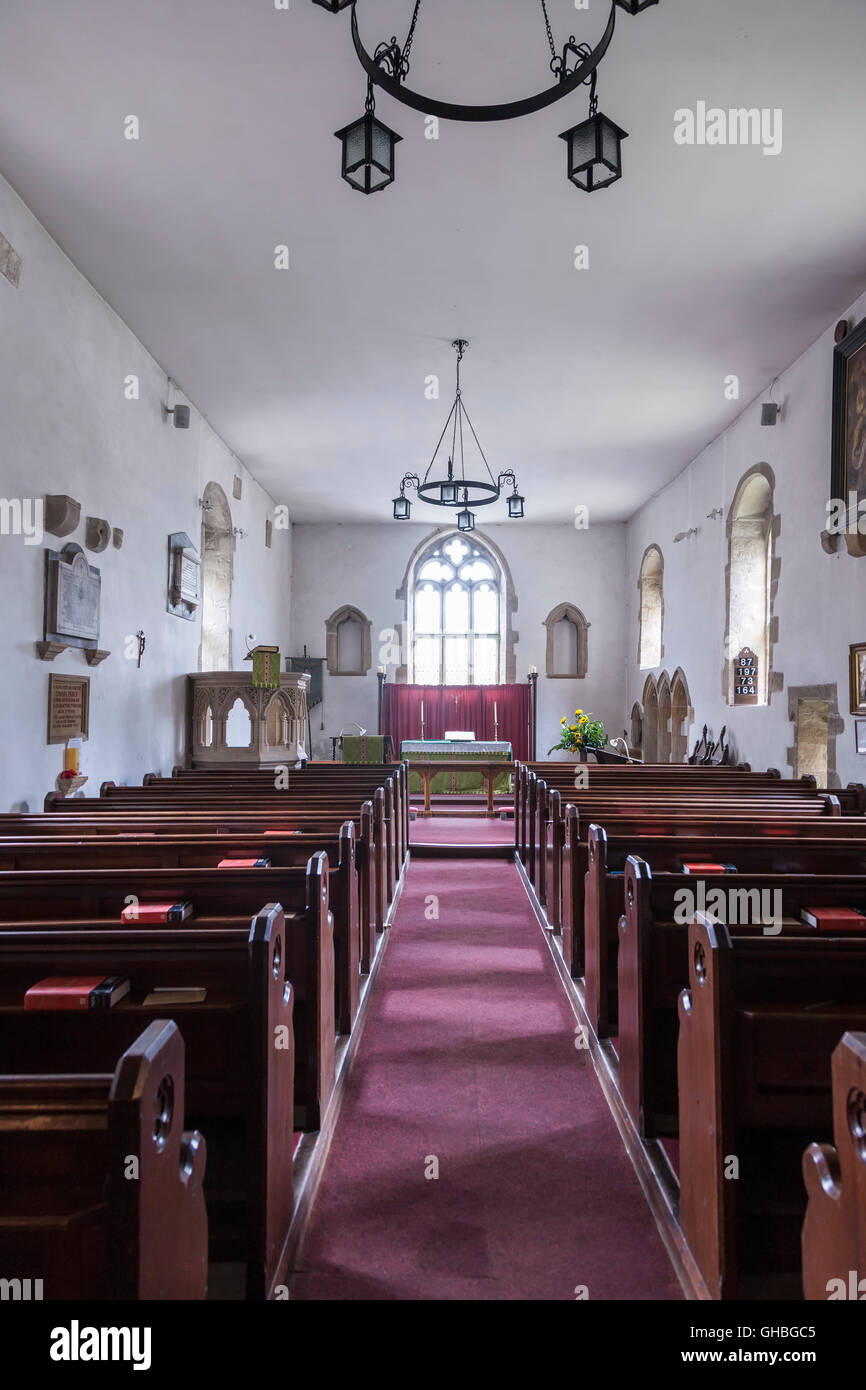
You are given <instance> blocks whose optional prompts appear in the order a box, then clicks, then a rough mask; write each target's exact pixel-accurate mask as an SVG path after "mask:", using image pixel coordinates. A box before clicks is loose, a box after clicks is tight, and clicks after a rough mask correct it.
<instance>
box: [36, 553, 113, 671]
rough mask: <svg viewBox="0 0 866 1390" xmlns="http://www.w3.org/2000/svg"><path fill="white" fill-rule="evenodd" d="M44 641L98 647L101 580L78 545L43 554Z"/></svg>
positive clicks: (68, 645) (73, 645) (72, 645)
mask: <svg viewBox="0 0 866 1390" xmlns="http://www.w3.org/2000/svg"><path fill="white" fill-rule="evenodd" d="M46 565H47V569H46V577H45V640H46V642H63V643H64V644H65V645H66V646H67V647H98V646H99V601H100V593H101V586H102V580H101V578H100V574H99V570H98V569H96V567H95V566H94V565H91V564H88V562H87V556H86V555H85V553H84V551H83V550H82V549H81V546H80V545H75V543H74V542H70V543H69V544H68V545H65V546H64V547H63V549H62V550H61V551H56V550H48V551H46Z"/></svg>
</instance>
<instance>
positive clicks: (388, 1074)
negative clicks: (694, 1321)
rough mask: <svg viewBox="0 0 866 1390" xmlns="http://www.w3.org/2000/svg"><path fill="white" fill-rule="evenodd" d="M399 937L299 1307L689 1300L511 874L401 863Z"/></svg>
mask: <svg viewBox="0 0 866 1390" xmlns="http://www.w3.org/2000/svg"><path fill="white" fill-rule="evenodd" d="M493 824H495V822H494V823H493ZM391 930H392V933H393V936H392V940H391V941H390V943H389V945H388V950H387V954H386V956H385V958H384V960H383V962H382V966H381V969H380V972H379V975H378V977H377V980H376V984H375V987H374V990H373V995H372V997H371V999H370V1009H369V1013H368V1015H367V1019H366V1023H365V1027H364V1032H363V1035H362V1037H361V1040H360V1046H359V1050H358V1054H357V1057H356V1059H355V1063H354V1066H353V1069H352V1072H351V1074H350V1076H349V1079H348V1083H347V1088H346V1092H345V1096H344V1100H343V1108H342V1111H341V1114H340V1117H339V1121H338V1124H337V1128H336V1133H335V1136H334V1140H333V1146H332V1149H331V1153H330V1156H329V1159H328V1163H327V1166H326V1169H325V1173H324V1176H323V1179H322V1183H321V1187H320V1189H319V1193H318V1196H317V1199H316V1204H315V1207H314V1210H313V1214H312V1217H311V1221H310V1225H309V1227H308V1231H307V1236H306V1239H305V1241H304V1244H303V1246H302V1248H301V1250H300V1252H299V1255H298V1257H297V1260H296V1269H295V1273H294V1276H293V1279H292V1284H291V1297H292V1298H294V1299H301V1300H331V1299H341V1300H342V1299H349V1300H439V1299H447V1300H523V1299H530V1300H539V1299H545V1300H546V1299H554V1300H574V1299H576V1298H589V1299H590V1300H598V1299H623V1300H625V1299H678V1298H681V1297H682V1294H681V1291H680V1287H679V1284H678V1282H677V1280H676V1278H675V1276H674V1274H673V1270H672V1268H671V1266H670V1263H669V1261H668V1258H667V1255H666V1253H665V1250H664V1247H663V1245H662V1242H661V1239H660V1237H659V1235H658V1233H657V1231H656V1227H655V1224H654V1222H653V1220H652V1217H651V1215H650V1213H649V1209H648V1207H647V1205H646V1203H645V1200H644V1197H643V1194H642V1192H641V1189H640V1187H639V1184H638V1181H637V1177H636V1175H635V1173H634V1170H633V1168H632V1166H631V1163H630V1162H629V1159H628V1157H627V1155H626V1153H625V1149H624V1147H623V1144H622V1141H621V1140H620V1137H619V1134H618V1132H617V1130H616V1127H615V1125H614V1122H613V1119H612V1118H611V1115H610V1112H609V1110H608V1108H607V1104H606V1102H605V1100H604V1097H603V1096H602V1093H601V1091H600V1089H599V1086H598V1082H597V1080H596V1077H595V1073H594V1071H593V1067H592V1063H591V1061H590V1059H589V1055H588V1053H587V1052H586V1051H579V1050H577V1049H576V1048H575V1045H574V1038H575V1020H574V1017H573V1015H572V1012H571V1010H570V1008H569V1007H568V1004H567V1002H566V999H565V996H564V994H563V991H562V987H561V984H560V982H559V980H558V978H557V975H556V971H555V968H554V965H553V962H552V961H551V959H550V956H549V953H548V950H547V946H546V944H545V942H544V941H543V940H542V939H541V934H540V933H541V929H540V928H539V926H538V924H537V922H536V920H535V918H534V916H533V914H532V912H531V910H530V907H529V903H528V901H527V899H526V895H525V893H524V891H523V889H522V887H521V884H520V881H519V879H518V877H517V872H516V870H515V869H514V867H513V865H512V864H510V863H508V862H505V861H487V860H465V859H464V860H453V861H448V862H447V863H443V861H442V860H430V861H418V862H415V863H413V864H411V865H410V867H409V870H408V873H407V880H406V885H405V888H404V891H403V896H402V899H401V902H400V905H399V908H398V911H397V917H396V923H395V925H394V927H393V928H392V929H391ZM437 1173H438V1176H435V1175H436V1174H437Z"/></svg>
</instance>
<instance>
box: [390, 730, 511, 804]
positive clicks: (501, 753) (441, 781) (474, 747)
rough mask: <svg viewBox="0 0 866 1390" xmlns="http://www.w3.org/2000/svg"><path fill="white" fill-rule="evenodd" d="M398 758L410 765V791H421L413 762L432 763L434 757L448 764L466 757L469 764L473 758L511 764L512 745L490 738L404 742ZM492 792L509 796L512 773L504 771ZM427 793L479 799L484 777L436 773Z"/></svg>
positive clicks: (468, 774)
mask: <svg viewBox="0 0 866 1390" xmlns="http://www.w3.org/2000/svg"><path fill="white" fill-rule="evenodd" d="M400 756H401V758H403V759H405V760H406V761H407V762H408V763H409V764H410V772H409V791H410V792H420V791H422V790H423V785H422V782H421V778H420V777H419V776H418V774H417V772H415V773H413V772H412V771H411V763H412V759H413V758H415V759H417V760H418V761H420V762H435V760H436V759H437V758H442V759H443V760H444V761H447V762H454V761H456V760H457V759H459V758H466V759H467V761H471V760H472V759H473V758H475V759H478V758H484V759H496V758H500V759H501V760H502V761H503V762H506V763H510V762H511V744H510V743H504V742H499V741H496V742H494V741H493V740H492V739H471V740H469V739H455V740H453V741H452V740H451V739H444V738H428V739H420V738H419V739H404V740H403V742H402V744H401V745H400ZM493 790H494V793H496V792H501V793H503V794H504V795H508V794H510V792H511V790H512V787H511V773H510V772H503V773H502V774H501V775H500V776H498V777H497V778H496V779H495V781H494V783H493ZM430 791H431V793H432V794H433V795H436V794H437V793H438V794H439V795H440V796H441V795H445V796H454V795H455V794H456V795H459V796H479V795H481V794H482V793H484V792H485V791H486V786H485V782H484V778H483V777H482V776H481V773H480V772H454V771H452V770H450V769H449V770H448V771H447V772H440V773H436V775H435V776H434V777H433V778H432V780H431V782H430Z"/></svg>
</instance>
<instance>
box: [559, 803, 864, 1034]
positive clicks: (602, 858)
mask: <svg viewBox="0 0 866 1390" xmlns="http://www.w3.org/2000/svg"><path fill="white" fill-rule="evenodd" d="M723 829H724V828H723V826H721V825H719V826H717V827H716V831H717V833H716V834H713V835H708V836H685V835H679V836H677V835H674V836H660V835H650V836H639V835H637V834H631V835H626V836H615V837H612V838H611V837H609V836H608V834H607V832H606V830H605V829H604V827H603V826H600V825H590V827H589V832H588V838H587V846H586V849H587V870H586V874H585V876H584V878H585V890H584V903H583V931H584V966H585V981H586V985H585V994H584V1007H585V1008H586V1012H587V1014H588V1016H589V1021H590V1024H591V1025H592V1027H593V1029H594V1031H595V1033H596V1035H597V1036H598V1037H600V1038H604V1037H608V1036H610V1035H611V1034H612V1033H613V1034H615V1033H616V1031H617V956H618V952H619V919H620V917H621V916H622V913H623V910H624V906H625V903H624V883H625V880H624V877H623V875H624V872H625V865H626V861H627V859H628V857H629V855H635V856H637V857H639V858H641V859H643V860H645V861H646V862H647V863H648V864H649V866H650V870H651V872H652V873H653V874H654V875H657V874H659V873H682V872H683V868H682V866H683V863H684V862H685V863H708V862H709V863H722V864H732V865H734V866H735V867H736V869H737V870H738V872H739V873H749V874H824V875H827V874H831V873H834V874H849V875H850V874H858V875H859V874H863V875H866V826H864V827H863V833H862V836H861V837H860V838H859V839H855V838H853V837H852V838H849V839H842V840H839V839H833V840H830V839H818V840H811V839H806V838H805V837H803V836H800V837H794V838H792V839H780V838H778V837H767V836H760V835H749V836H740V837H731V836H729V835H727V834H725V833H723ZM726 877H727V876H726ZM563 954H565V947H564V948H563Z"/></svg>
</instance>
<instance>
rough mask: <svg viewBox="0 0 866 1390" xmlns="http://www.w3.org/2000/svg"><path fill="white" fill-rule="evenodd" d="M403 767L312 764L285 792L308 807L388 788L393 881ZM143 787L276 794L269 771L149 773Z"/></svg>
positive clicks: (403, 814)
mask: <svg viewBox="0 0 866 1390" xmlns="http://www.w3.org/2000/svg"><path fill="white" fill-rule="evenodd" d="M406 767H407V765H406V764H405V763H382V764H368V763H364V764H359V765H358V766H357V768H356V767H354V766H349V767H344V766H343V765H341V764H335V765H332V764H327V763H326V764H314V765H312V766H308V767H307V768H305V769H303V770H300V771H293V772H291V773H289V783H288V787H287V788H285V790H287V791H291V792H292V793H293V795H295V796H300V797H302V798H304V799H305V801H309V802H310V803H311V804H312V803H313V802H318V800H319V799H320V798H321V797H322V796H324V797H325V798H327V797H331V796H336V795H344V794H347V793H348V794H357V792H358V791H360V792H361V795H362V796H363V797H366V796H371V795H372V794H373V792H374V791H375V790H376V788H377V787H378V786H387V785H390V786H391V789H392V797H393V802H394V817H393V842H394V853H395V856H396V861H397V863H396V876H397V877H399V873H400V867H401V865H402V863H403V861H404V859H405V857H406V851H407V849H408V844H409V800H408V776H407V771H406ZM103 785H104V787H106V788H110V787H111V786H112V785H113V784H110V783H104V784H103ZM142 786H143V787H149V788H151V789H155V790H157V791H159V790H161V789H162V790H168V791H171V790H172V788H174V789H175V790H180V789H182V792H181V794H183V792H185V791H188V790H189V789H195V790H196V791H211V790H212V791H214V793H215V794H221V792H222V791H223V790H228V791H229V792H231V791H232V790H233V789H238V790H241V791H245V790H250V789H253V790H255V789H264V790H269V791H273V790H274V772H273V770H272V769H268V770H264V769H262V770H259V769H244V770H243V771H241V772H237V771H231V772H225V771H223V770H221V769H216V768H214V769H208V770H207V771H187V770H184V769H179V768H175V769H174V771H173V772H172V776H171V777H169V778H162V777H159V776H158V774H156V773H147V774H146V775H145V777H144V779H143V782H142Z"/></svg>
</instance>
